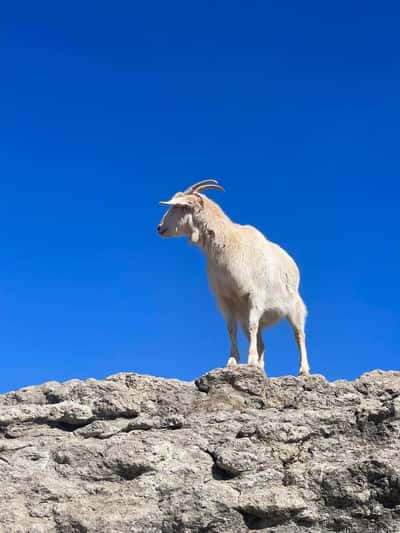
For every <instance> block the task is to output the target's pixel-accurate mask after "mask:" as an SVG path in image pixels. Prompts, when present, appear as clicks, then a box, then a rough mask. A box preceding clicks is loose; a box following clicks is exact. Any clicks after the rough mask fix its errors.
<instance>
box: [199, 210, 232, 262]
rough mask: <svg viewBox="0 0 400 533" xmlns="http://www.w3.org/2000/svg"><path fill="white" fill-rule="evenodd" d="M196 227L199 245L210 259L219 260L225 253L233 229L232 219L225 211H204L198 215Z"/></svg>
mask: <svg viewBox="0 0 400 533" xmlns="http://www.w3.org/2000/svg"><path fill="white" fill-rule="evenodd" d="M195 229H196V230H197V232H198V240H197V244H198V246H199V247H200V248H201V249H202V250H203V252H204V253H205V255H206V256H207V257H208V258H209V259H211V260H218V258H220V257H221V255H223V253H224V250H225V248H226V247H227V244H228V241H229V238H230V234H231V233H232V231H233V223H232V221H231V220H230V219H229V218H228V217H227V216H226V215H225V213H224V212H223V211H221V212H217V213H215V212H212V213H207V211H204V212H202V213H201V214H200V215H198V216H197V217H196V219H195Z"/></svg>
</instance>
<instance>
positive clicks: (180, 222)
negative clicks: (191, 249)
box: [157, 179, 224, 242]
mask: <svg viewBox="0 0 400 533" xmlns="http://www.w3.org/2000/svg"><path fill="white" fill-rule="evenodd" d="M207 189H217V190H219V191H223V190H224V189H223V188H222V187H221V185H218V182H217V181H216V180H212V179H208V180H203V181H199V182H198V183H195V184H194V185H192V186H191V187H189V188H188V189H186V190H185V191H184V192H177V193H176V194H174V196H173V197H172V198H171V199H170V200H168V201H166V202H160V204H161V205H168V206H170V208H169V209H168V211H167V212H166V213H165V215H164V216H163V218H162V219H161V222H160V224H159V225H158V227H157V231H158V233H159V235H161V236H162V237H181V236H183V235H188V236H189V238H190V240H191V241H192V242H197V241H198V240H199V232H198V229H197V228H196V227H195V224H194V221H193V217H194V215H195V214H196V212H198V211H200V210H201V209H202V207H203V205H204V197H203V196H202V195H201V194H200V192H201V191H205V190H207Z"/></svg>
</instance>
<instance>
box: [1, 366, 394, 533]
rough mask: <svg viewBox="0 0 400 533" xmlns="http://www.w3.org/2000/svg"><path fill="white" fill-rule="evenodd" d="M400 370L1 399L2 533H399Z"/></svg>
mask: <svg viewBox="0 0 400 533" xmlns="http://www.w3.org/2000/svg"><path fill="white" fill-rule="evenodd" d="M399 436H400V372H381V371H375V372H370V373H368V374H364V375H363V376H361V377H360V378H359V379H357V380H356V381H354V382H348V381H336V382H333V383H328V382H327V381H326V380H325V379H324V378H323V377H322V376H317V375H315V376H312V377H310V378H294V377H283V378H273V379H267V378H266V377H265V375H264V374H263V373H262V372H261V371H259V370H255V369H252V368H249V367H246V366H243V367H238V368H236V369H223V370H214V371H212V372H210V373H208V374H206V375H205V376H202V377H201V378H199V379H198V380H197V381H196V382H195V383H185V382H181V381H177V380H170V379H160V378H155V377H150V376H141V375H137V374H126V373H124V374H117V375H114V376H110V377H109V378H107V379H105V380H102V381H97V380H94V379H89V380H87V381H79V380H72V381H68V382H66V383H63V384H60V383H58V382H49V383H45V384H44V385H41V386H36V387H27V388H24V389H21V390H19V391H17V392H11V393H9V394H5V395H3V396H0V477H1V479H0V531H1V532H7V533H9V532H12V533H13V532H21V533H22V532H23V533H25V532H30V533H34V532H35V533H39V532H60V533H61V532H62V533H72V532H80V533H82V532H93V533H94V532H98V533H108V532H118V533H123V532H143V533H175V532H180V533H200V532H201V533H205V532H210V533H244V532H248V531H268V532H275V533H289V532H290V533H292V532H293V533H294V532H296V533H297V532H298V533H301V532H311V533H313V532H315V533H316V532H325V531H344V532H360V533H361V532H362V533H368V532H374V533H378V532H379V533H380V532H393V533H395V532H397V533H398V532H400V441H399Z"/></svg>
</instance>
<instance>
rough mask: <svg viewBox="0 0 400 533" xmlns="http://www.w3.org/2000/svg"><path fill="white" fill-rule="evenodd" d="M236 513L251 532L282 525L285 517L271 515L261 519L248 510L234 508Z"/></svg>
mask: <svg viewBox="0 0 400 533" xmlns="http://www.w3.org/2000/svg"><path fill="white" fill-rule="evenodd" d="M236 511H238V513H240V514H241V515H242V517H243V521H244V523H245V524H246V526H247V528H248V529H249V530H251V531H257V530H262V529H266V528H270V527H274V526H278V525H282V524H284V523H285V522H286V517H285V516H278V515H271V516H269V517H263V518H261V517H260V516H257V515H256V514H254V513H252V512H251V511H249V510H244V509H238V508H236Z"/></svg>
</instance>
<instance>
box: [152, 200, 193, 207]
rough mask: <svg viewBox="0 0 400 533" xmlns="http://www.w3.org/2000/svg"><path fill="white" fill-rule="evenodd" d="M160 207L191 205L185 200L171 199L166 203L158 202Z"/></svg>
mask: <svg viewBox="0 0 400 533" xmlns="http://www.w3.org/2000/svg"><path fill="white" fill-rule="evenodd" d="M160 205H169V206H171V205H180V206H188V205H191V204H190V203H189V202H188V201H186V200H185V198H171V200H167V201H166V202H160Z"/></svg>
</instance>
